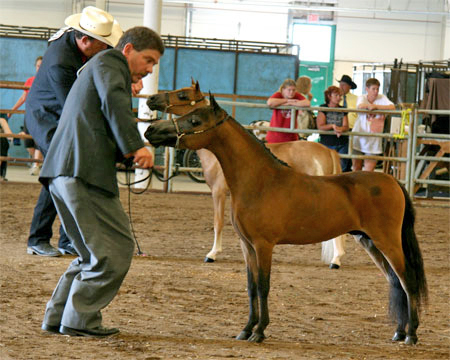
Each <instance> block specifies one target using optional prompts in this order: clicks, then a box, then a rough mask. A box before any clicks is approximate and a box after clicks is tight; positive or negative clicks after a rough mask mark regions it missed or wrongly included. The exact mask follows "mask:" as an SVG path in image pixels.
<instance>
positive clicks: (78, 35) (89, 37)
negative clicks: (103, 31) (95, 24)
mask: <svg viewBox="0 0 450 360" xmlns="http://www.w3.org/2000/svg"><path fill="white" fill-rule="evenodd" d="M73 32H74V33H75V39H81V38H82V37H83V36H87V37H88V39H89V40H91V41H92V40H95V39H94V38H93V37H92V36H89V35H88V34H85V33H82V32H81V31H78V30H73Z"/></svg>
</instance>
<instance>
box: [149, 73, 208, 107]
mask: <svg viewBox="0 0 450 360" xmlns="http://www.w3.org/2000/svg"><path fill="white" fill-rule="evenodd" d="M206 105H208V100H207V99H206V98H205V96H204V95H203V93H202V92H201V91H200V85H199V84H198V81H194V79H192V85H191V86H190V87H185V88H181V89H178V90H173V91H166V92H162V93H159V94H155V95H151V96H149V97H148V99H147V106H148V107H149V108H150V109H151V110H158V111H163V112H167V113H169V114H174V115H184V114H187V113H188V112H190V111H192V110H194V109H196V108H199V107H202V106H206Z"/></svg>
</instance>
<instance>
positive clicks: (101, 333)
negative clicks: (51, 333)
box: [59, 325, 119, 337]
mask: <svg viewBox="0 0 450 360" xmlns="http://www.w3.org/2000/svg"><path fill="white" fill-rule="evenodd" d="M59 332H60V333H61V334H63V335H70V336H93V337H105V336H111V335H114V334H117V333H119V329H116V328H111V329H107V328H104V327H103V326H99V327H96V328H93V329H84V330H80V329H72V328H70V327H67V326H63V325H61V327H60V328H59Z"/></svg>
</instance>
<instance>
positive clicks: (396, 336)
mask: <svg viewBox="0 0 450 360" xmlns="http://www.w3.org/2000/svg"><path fill="white" fill-rule="evenodd" d="M405 338H406V333H405V332H404V331H396V332H395V334H394V336H393V337H392V341H403V340H405Z"/></svg>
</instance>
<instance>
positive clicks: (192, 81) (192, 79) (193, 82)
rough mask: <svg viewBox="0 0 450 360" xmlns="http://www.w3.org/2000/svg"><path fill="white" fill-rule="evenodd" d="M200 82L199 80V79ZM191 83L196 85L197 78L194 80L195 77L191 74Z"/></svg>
mask: <svg viewBox="0 0 450 360" xmlns="http://www.w3.org/2000/svg"><path fill="white" fill-rule="evenodd" d="M197 82H198V81H197ZM191 84H192V86H194V85H195V80H194V78H193V77H192V76H191Z"/></svg>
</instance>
